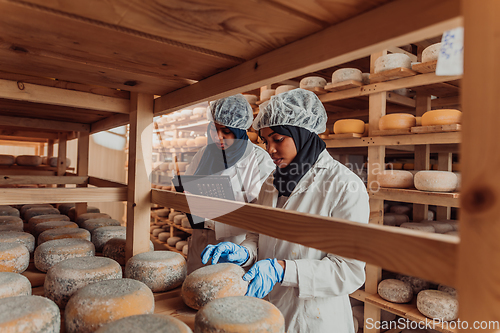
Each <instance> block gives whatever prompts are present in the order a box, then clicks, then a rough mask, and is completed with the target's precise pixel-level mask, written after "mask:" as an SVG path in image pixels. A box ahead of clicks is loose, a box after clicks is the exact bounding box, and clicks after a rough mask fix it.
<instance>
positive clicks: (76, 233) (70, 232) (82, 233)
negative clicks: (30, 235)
mask: <svg viewBox="0 0 500 333" xmlns="http://www.w3.org/2000/svg"><path fill="white" fill-rule="evenodd" d="M64 238H79V239H85V240H88V241H90V232H89V231H88V230H85V229H81V228H56V229H49V230H46V231H44V232H42V233H41V234H40V235H38V239H37V240H38V245H40V244H43V243H45V242H48V241H51V240H54V239H64Z"/></svg>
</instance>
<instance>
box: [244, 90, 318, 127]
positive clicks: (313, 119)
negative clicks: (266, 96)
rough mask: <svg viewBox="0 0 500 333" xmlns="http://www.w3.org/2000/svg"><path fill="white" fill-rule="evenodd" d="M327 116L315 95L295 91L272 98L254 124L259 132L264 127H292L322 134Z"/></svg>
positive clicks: (262, 107) (263, 106) (307, 91)
mask: <svg viewBox="0 0 500 333" xmlns="http://www.w3.org/2000/svg"><path fill="white" fill-rule="evenodd" d="M326 120H327V115H326V111H325V107H324V106H323V103H321V101H320V100H319V98H318V96H316V94H315V93H313V92H311V91H309V90H305V89H300V88H299V89H293V90H290V91H287V92H284V93H281V94H278V95H276V96H272V97H271V100H270V101H269V103H267V104H265V105H264V104H263V105H261V107H260V111H259V114H258V115H257V117H256V118H255V120H254V122H253V128H255V129H256V130H257V131H258V130H260V129H261V128H264V127H271V126H280V125H291V126H297V127H302V128H305V129H307V130H309V131H311V132H313V133H316V134H320V133H323V132H324V131H325V130H326Z"/></svg>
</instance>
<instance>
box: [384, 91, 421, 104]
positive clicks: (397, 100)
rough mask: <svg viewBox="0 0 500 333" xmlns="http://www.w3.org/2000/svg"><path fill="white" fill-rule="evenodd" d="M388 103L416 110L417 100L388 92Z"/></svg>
mask: <svg viewBox="0 0 500 333" xmlns="http://www.w3.org/2000/svg"><path fill="white" fill-rule="evenodd" d="M386 94H387V97H386V98H387V101H388V102H391V103H394V104H399V105H405V106H409V107H412V108H414V107H415V105H416V104H415V100H414V99H413V98H409V97H406V96H402V95H400V94H396V93H395V92H390V91H388V92H387V93H386Z"/></svg>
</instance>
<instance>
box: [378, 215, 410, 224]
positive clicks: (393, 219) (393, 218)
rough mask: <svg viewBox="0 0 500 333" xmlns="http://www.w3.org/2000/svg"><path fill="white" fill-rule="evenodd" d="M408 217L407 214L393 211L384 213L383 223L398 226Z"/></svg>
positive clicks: (407, 219)
mask: <svg viewBox="0 0 500 333" xmlns="http://www.w3.org/2000/svg"><path fill="white" fill-rule="evenodd" d="M409 220H410V219H409V217H408V215H404V214H395V213H385V214H384V225H391V226H400V225H401V224H403V223H406V222H408V221H409Z"/></svg>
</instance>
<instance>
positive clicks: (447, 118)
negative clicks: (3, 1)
mask: <svg viewBox="0 0 500 333" xmlns="http://www.w3.org/2000/svg"><path fill="white" fill-rule="evenodd" d="M461 122H462V112H461V111H459V110H454V109H442V110H432V111H427V112H426V113H424V114H423V116H422V126H435V125H452V124H460V123H461Z"/></svg>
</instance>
